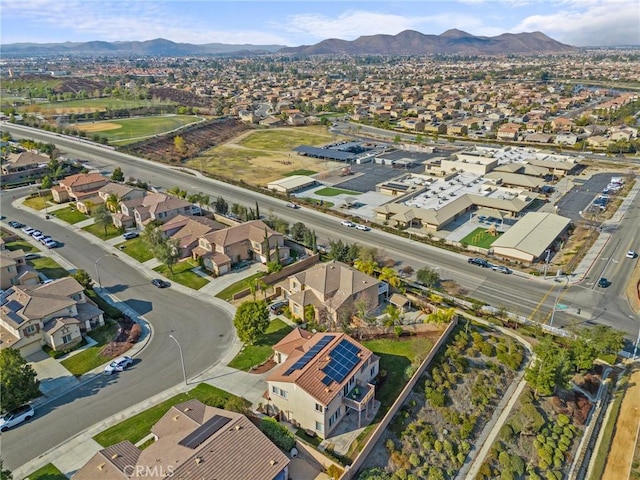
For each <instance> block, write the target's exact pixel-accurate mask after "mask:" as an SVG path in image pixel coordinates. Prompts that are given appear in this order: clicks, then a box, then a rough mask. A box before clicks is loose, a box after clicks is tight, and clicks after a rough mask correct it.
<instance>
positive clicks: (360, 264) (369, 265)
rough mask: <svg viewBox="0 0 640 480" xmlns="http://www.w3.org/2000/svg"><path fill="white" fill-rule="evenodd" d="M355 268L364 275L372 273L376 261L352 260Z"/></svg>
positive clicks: (376, 266) (376, 263)
mask: <svg viewBox="0 0 640 480" xmlns="http://www.w3.org/2000/svg"><path fill="white" fill-rule="evenodd" d="M353 266H354V268H355V269H356V270H360V271H361V272H362V273H364V274H365V275H373V274H374V273H375V271H376V270H377V268H378V262H376V261H375V260H367V261H365V260H359V259H358V260H356V261H355V262H353Z"/></svg>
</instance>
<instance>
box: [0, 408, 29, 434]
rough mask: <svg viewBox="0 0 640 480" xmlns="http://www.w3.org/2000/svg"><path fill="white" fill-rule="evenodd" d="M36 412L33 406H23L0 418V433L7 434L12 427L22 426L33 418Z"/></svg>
mask: <svg viewBox="0 0 640 480" xmlns="http://www.w3.org/2000/svg"><path fill="white" fill-rule="evenodd" d="M35 414H36V412H35V411H34V410H33V407H32V406H31V405H22V406H20V407H18V408H16V409H15V410H11V411H10V412H7V413H5V414H4V415H3V416H2V417H0V432H6V431H7V430H9V429H10V428H11V427H15V426H16V425H20V424H21V423H22V422H26V421H27V420H29V419H30V418H32V417H33V416H34V415H35Z"/></svg>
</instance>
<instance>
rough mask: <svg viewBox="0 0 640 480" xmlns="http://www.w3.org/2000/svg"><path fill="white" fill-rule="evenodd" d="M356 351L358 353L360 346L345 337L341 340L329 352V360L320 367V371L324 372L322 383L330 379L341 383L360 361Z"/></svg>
mask: <svg viewBox="0 0 640 480" xmlns="http://www.w3.org/2000/svg"><path fill="white" fill-rule="evenodd" d="M358 353H360V348H358V347H357V346H356V345H354V344H353V343H351V342H350V341H348V340H346V339H343V340H341V341H340V343H339V344H338V345H336V346H335V348H334V349H333V350H332V351H331V352H330V353H329V357H330V359H331V360H330V361H329V363H328V364H327V365H326V366H325V367H324V368H323V369H322V372H323V373H324V374H325V377H324V378H323V379H322V383H324V384H325V385H329V384H330V383H331V382H332V381H334V382H337V383H342V381H343V380H344V379H345V378H346V377H347V375H349V373H351V371H352V370H353V368H354V367H355V366H356V365H357V364H358V362H360V357H358Z"/></svg>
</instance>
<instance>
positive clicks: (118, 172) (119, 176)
mask: <svg viewBox="0 0 640 480" xmlns="http://www.w3.org/2000/svg"><path fill="white" fill-rule="evenodd" d="M111 181H113V182H124V173H123V172H122V168H120V167H116V168H114V169H113V173H112V174H111Z"/></svg>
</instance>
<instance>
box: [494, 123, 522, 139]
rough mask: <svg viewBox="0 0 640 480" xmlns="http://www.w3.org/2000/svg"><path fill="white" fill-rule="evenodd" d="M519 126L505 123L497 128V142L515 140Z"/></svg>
mask: <svg viewBox="0 0 640 480" xmlns="http://www.w3.org/2000/svg"><path fill="white" fill-rule="evenodd" d="M519 131H520V125H518V124H517V123H505V124H504V125H501V126H500V128H498V140H516V139H517V138H518V132H519Z"/></svg>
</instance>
